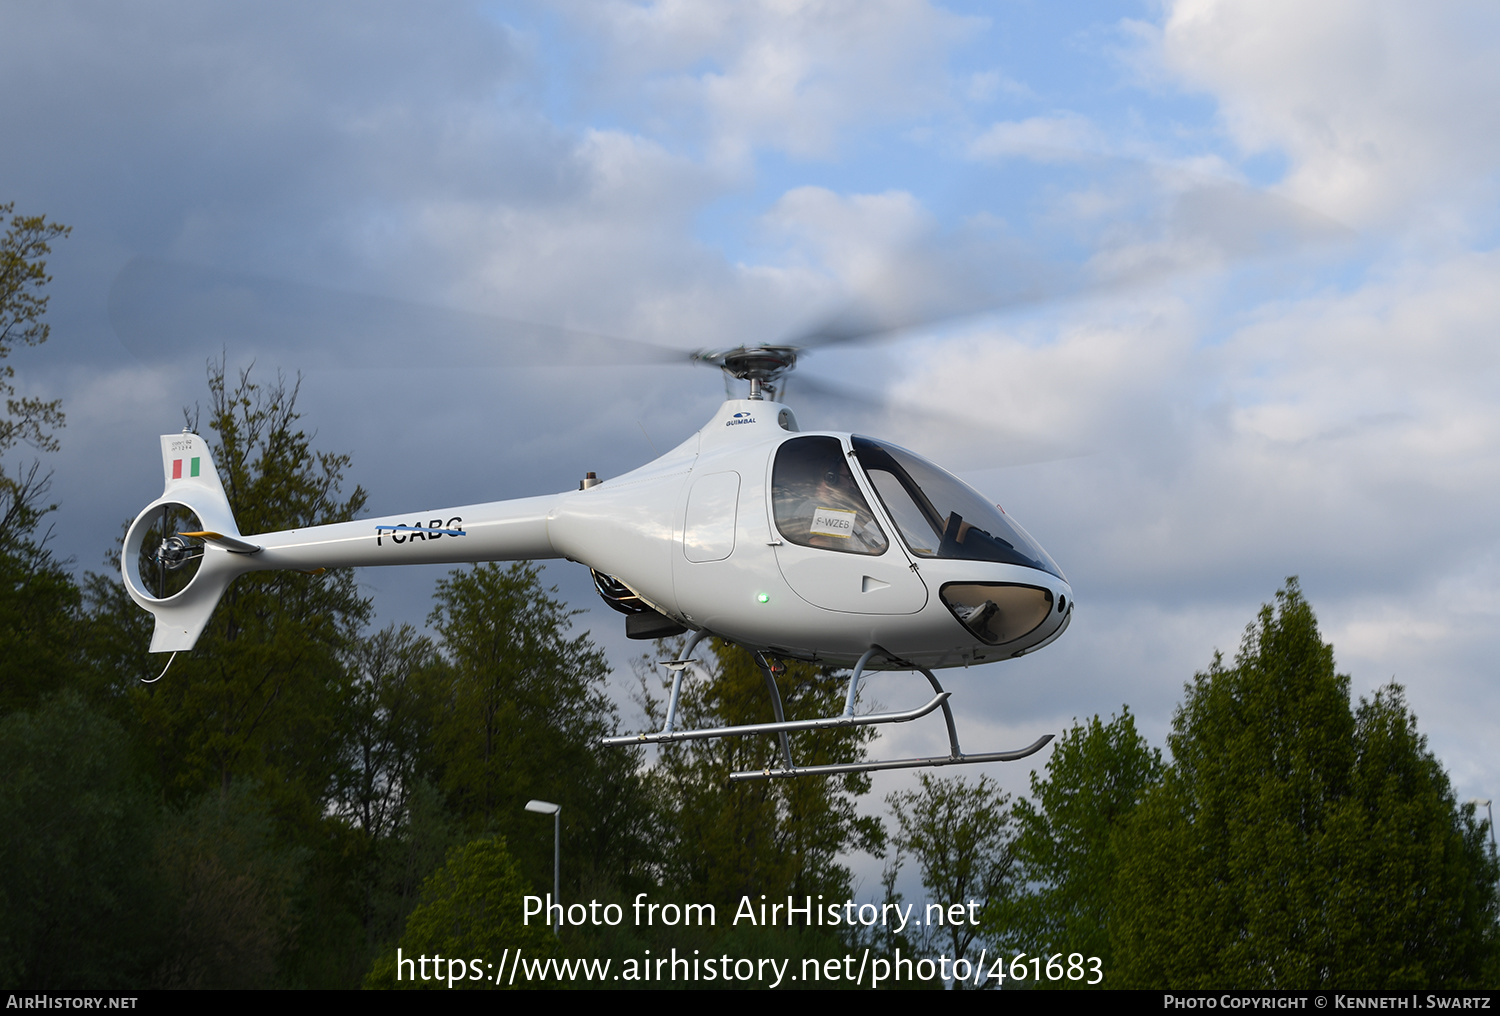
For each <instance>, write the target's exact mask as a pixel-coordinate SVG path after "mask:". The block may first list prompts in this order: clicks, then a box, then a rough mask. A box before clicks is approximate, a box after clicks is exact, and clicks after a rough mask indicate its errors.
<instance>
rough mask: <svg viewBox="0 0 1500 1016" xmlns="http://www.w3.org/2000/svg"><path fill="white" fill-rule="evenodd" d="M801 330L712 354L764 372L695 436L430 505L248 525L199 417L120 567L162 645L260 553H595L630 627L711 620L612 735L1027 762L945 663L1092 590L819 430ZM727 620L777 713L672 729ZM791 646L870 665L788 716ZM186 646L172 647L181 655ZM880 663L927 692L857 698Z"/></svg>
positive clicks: (883, 451) (917, 459)
mask: <svg viewBox="0 0 1500 1016" xmlns="http://www.w3.org/2000/svg"><path fill="white" fill-rule="evenodd" d="M797 353H798V350H797V349H796V348H794V347H791V346H755V347H740V348H737V349H733V350H729V351H725V352H717V353H697V354H693V357H694V358H695V359H697V360H699V361H702V362H707V363H711V364H713V365H716V366H718V367H720V368H721V369H722V370H723V371H724V372H725V373H726V374H728V375H730V376H732V377H734V378H736V379H739V380H741V381H743V382H746V383H748V386H749V391H748V396H747V397H746V398H743V399H730V400H728V401H726V402H725V403H724V404H723V405H722V406H720V407H719V410H718V412H717V413H715V414H714V416H713V418H712V419H711V420H709V422H708V423H707V424H706V425H705V426H704V427H703V428H702V429H701V430H700V431H698V432H697V433H696V434H694V435H693V436H692V437H690V438H689V439H688V440H686V441H684V442H683V443H682V444H680V445H679V446H677V447H676V448H674V449H673V450H671V451H669V452H667V453H666V454H665V455H663V456H661V457H660V458H658V459H657V460H656V461H654V462H650V463H648V464H646V465H644V466H642V467H640V468H639V469H635V470H633V471H631V472H628V473H625V474H623V475H621V476H617V477H614V478H611V479H606V480H600V479H597V478H596V477H595V475H594V474H593V473H588V474H587V475H586V476H585V478H584V479H583V480H582V482H580V483H579V485H578V488H577V489H576V490H569V491H564V492H562V493H557V494H549V495H544V496H540V497H529V498H521V499H518V500H510V501H496V502H491V503H489V504H476V505H462V506H459V507H453V508H437V509H424V510H422V511H416V512H407V513H402V514H398V515H388V516H384V517H382V518H375V519H366V520H360V521H357V522H343V523H338V524H334V525H326V526H317V527H313V528H308V529H292V530H285V531H282V532H274V533H259V534H252V535H246V534H242V533H241V532H240V531H239V527H238V526H237V525H236V523H235V520H234V515H233V512H232V511H231V509H230V506H229V501H228V498H227V497H226V496H225V494H224V488H223V485H222V484H221V482H220V479H219V475H218V472H217V470H216V469H215V468H214V465H213V462H212V460H211V458H210V454H209V449H208V446H207V444H206V443H205V442H204V440H203V438H201V437H199V436H198V435H197V434H193V433H190V432H186V431H185V432H183V433H181V434H168V435H163V437H162V439H161V453H162V467H163V471H164V473H165V477H166V488H165V490H164V491H163V492H162V496H161V497H160V498H158V499H157V500H156V501H154V502H152V503H151V504H150V505H148V506H146V508H145V509H144V510H143V511H142V512H141V513H140V514H139V515H138V516H137V517H136V519H135V521H134V522H133V523H132V524H131V526H130V528H129V530H128V532H127V534H126V537H125V546H124V553H123V555H122V571H123V572H124V579H125V586H126V589H127V590H128V591H129V593H130V596H131V597H132V598H133V599H134V600H135V602H136V603H138V604H139V605H140V606H141V607H143V608H144V609H146V610H148V611H150V612H151V614H152V615H153V616H154V617H155V619H156V627H155V633H154V635H153V637H152V640H151V651H152V652H174V653H175V652H180V651H184V650H190V649H192V648H193V645H194V644H195V643H196V642H197V640H198V637H199V635H200V634H201V633H202V631H203V629H204V627H205V626H206V625H207V623H208V620H209V617H210V615H211V614H212V613H213V610H214V607H215V605H216V604H217V603H218V601H219V598H220V597H221V596H222V595H223V593H224V591H225V589H227V588H228V586H229V583H230V582H232V581H233V580H234V579H235V577H236V576H238V575H241V574H244V573H246V572H253V571H266V570H271V569H294V570H299V571H314V570H317V569H323V568H349V567H364V566H371V565H393V564H455V563H462V562H478V561H515V560H522V559H528V560H541V559H547V558H566V559H568V560H571V561H577V562H580V563H582V564H585V565H587V566H588V567H589V568H590V569H592V570H593V574H594V579H595V585H596V587H597V588H598V591H599V593H600V595H601V596H602V597H603V598H604V600H605V601H606V602H607V603H609V604H610V606H612V607H614V608H615V609H617V610H619V611H621V612H622V613H624V614H625V615H626V617H625V625H626V631H627V634H628V635H629V636H630V637H632V638H643V639H644V638H661V637H667V636H672V635H677V634H682V633H685V632H692V635H691V636H690V638H689V639H688V644H687V648H686V651H685V652H684V653H683V654H682V656H683V658H682V659H679V660H672V661H668V662H666V664H665V666H667V667H668V668H669V670H670V671H671V672H672V674H673V684H672V691H671V697H670V700H669V703H668V708H667V715H666V722H665V724H664V725H663V727H662V729H661V730H659V731H654V732H650V733H644V734H638V735H631V736H625V737H614V738H608V739H606V742H605V743H607V744H643V743H662V742H672V741H681V740H686V739H691V738H712V737H725V736H736V735H745V734H777V735H779V737H780V743H781V749H782V750H781V759H780V763H781V764H780V765H778V766H775V767H771V768H766V769H762V770H755V771H748V772H737V773H733V774H731V779H734V780H744V779H757V778H772V777H787V776H798V775H809V774H831V773H847V772H859V771H871V770H878V769H895V768H912V767H923V766H941V765H953V764H958V763H970V762H1001V761H1013V760H1016V759H1020V758H1025V757H1026V756H1028V755H1030V754H1033V753H1034V752H1036V751H1039V750H1040V749H1041V748H1042V747H1044V746H1045V745H1046V744H1047V743H1048V742H1049V741H1050V740H1051V739H1052V735H1051V734H1048V735H1045V736H1043V737H1041V738H1039V739H1038V740H1037V741H1036V742H1034V743H1033V744H1031V745H1029V746H1027V747H1025V748H1022V749H1020V750H1017V751H1007V752H989V753H983V754H972V753H970V754H965V753H964V752H963V751H962V750H961V749H960V747H959V743H958V737H957V733H956V728H955V725H954V721H953V712H952V709H951V707H950V705H949V702H948V699H949V697H950V695H951V692H947V691H944V690H943V688H942V686H941V685H940V684H939V683H938V680H937V678H936V677H935V676H934V675H933V670H935V669H940V668H944V667H957V666H967V665H970V664H976V663H988V662H991V661H995V660H1004V659H1013V658H1015V657H1018V656H1021V655H1023V654H1025V653H1029V652H1032V651H1034V650H1036V649H1039V648H1041V647H1042V646H1044V645H1046V644H1048V643H1049V642H1051V641H1053V640H1054V639H1056V638H1057V637H1058V636H1060V635H1061V634H1062V633H1063V631H1064V630H1065V629H1066V628H1067V627H1068V623H1069V621H1070V620H1071V619H1072V616H1073V606H1074V604H1073V591H1072V589H1071V587H1070V586H1069V585H1068V582H1067V580H1066V579H1065V578H1064V577H1063V574H1062V571H1061V570H1060V569H1059V568H1058V567H1057V565H1056V564H1055V563H1054V562H1053V561H1052V559H1051V558H1050V557H1049V556H1048V555H1047V552H1046V551H1044V550H1043V549H1042V548H1041V547H1040V546H1039V545H1038V544H1037V543H1036V541H1035V540H1033V539H1032V538H1031V537H1030V536H1029V535H1027V533H1026V532H1025V530H1024V529H1022V528H1021V526H1020V525H1019V524H1018V523H1016V522H1015V520H1013V519H1012V518H1011V517H1010V516H1008V515H1006V514H1005V512H1004V511H1003V510H1001V509H1000V508H999V507H998V506H996V505H995V504H993V503H992V502H990V501H988V500H987V499H986V498H984V497H983V496H981V495H980V494H979V493H978V492H976V491H975V490H974V489H973V488H972V487H970V486H968V485H967V484H965V483H964V482H962V481H961V480H959V479H958V478H957V477H955V476H953V475H952V474H951V473H949V472H947V471H946V470H944V469H942V468H940V467H938V466H937V465H935V464H933V463H932V462H929V461H928V460H926V459H924V458H923V457H921V456H920V455H917V454H916V453H914V452H911V451H908V450H906V449H904V448H900V447H897V446H896V445H892V444H888V443H886V442H883V441H876V440H873V439H871V438H867V437H861V436H858V435H854V434H849V433H834V432H814V433H803V432H801V431H800V430H799V428H798V426H797V419H796V416H795V414H794V413H793V411H792V409H791V407H789V406H787V405H784V404H782V403H780V402H778V401H776V400H775V392H776V386H777V385H778V384H779V383H780V379H781V378H782V377H783V376H784V375H785V374H786V373H787V372H788V371H789V370H790V369H791V368H792V367H793V366H794V365H795V363H796V360H797ZM710 635H714V636H718V637H720V638H722V639H725V640H727V641H730V642H734V643H737V644H739V645H741V646H744V647H746V648H748V649H750V650H752V651H753V652H754V653H755V654H756V661H757V663H758V664H759V665H760V667H761V669H762V671H763V672H764V674H765V676H766V680H767V685H768V688H769V691H770V695H771V700H772V706H773V713H774V715H775V717H776V719H775V721H774V722H770V723H763V724H748V725H740V726H734V727H722V728H712V729H697V730H678V729H676V726H675V721H676V715H677V706H678V701H679V695H680V692H681V686H682V680H683V677H684V674H685V672H686V670H687V668H688V666H689V665H690V664H691V663H693V662H695V661H693V660H692V659H691V656H692V653H693V650H694V649H695V648H696V647H697V645H698V643H699V642H700V641H701V640H702V639H704V638H706V637H708V636H710ZM779 659H796V660H807V661H812V662H817V663H824V664H831V665H840V666H849V665H852V666H853V670H852V673H851V676H850V680H849V688H848V694H847V697H846V704H845V708H844V711H843V713H842V714H841V715H838V716H830V717H824V718H820V719H814V720H797V721H787V720H786V719H785V718H784V715H783V711H782V707H781V701H780V695H779V692H778V690H777V686H776V682H775V675H776V674H777V673H778V672H779V671H780V669H781V666H780V665H778V663H777V662H775V661H777V660H779ZM169 662H170V661H169ZM869 669H893V670H896V669H899V670H916V671H918V672H920V673H922V674H923V675H924V676H925V677H926V679H927V680H928V682H930V684H931V686H932V691H933V695H932V698H931V699H929V700H928V701H927V702H926V703H925V704H923V705H922V706H920V707H918V708H916V709H912V710H909V711H905V712H885V713H875V714H857V713H856V712H855V708H854V706H855V699H856V696H857V694H858V691H859V686H860V679H861V676H862V675H863V674H864V672H865V671H867V670H869ZM939 709H940V710H941V711H942V713H943V715H944V718H945V720H946V721H947V727H948V735H949V742H950V752H949V754H948V755H943V756H935V757H928V758H907V759H889V760H882V761H864V762H857V763H849V764H834V765H820V766H800V767H799V766H798V765H796V764H795V761H794V759H793V757H792V754H791V751H790V746H789V741H788V739H787V737H786V735H787V733H789V732H792V731H799V730H810V729H824V728H833V727H849V726H866V725H872V724H886V723H900V722H906V721H910V720H914V719H917V718H919V717H922V716H926V715H928V714H930V713H932V712H934V711H936V710H939Z"/></svg>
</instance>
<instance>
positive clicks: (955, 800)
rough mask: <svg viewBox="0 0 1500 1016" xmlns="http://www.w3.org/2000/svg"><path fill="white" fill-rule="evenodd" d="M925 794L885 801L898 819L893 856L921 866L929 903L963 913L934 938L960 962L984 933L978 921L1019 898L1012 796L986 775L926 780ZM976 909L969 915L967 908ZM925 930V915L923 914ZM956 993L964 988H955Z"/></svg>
mask: <svg viewBox="0 0 1500 1016" xmlns="http://www.w3.org/2000/svg"><path fill="white" fill-rule="evenodd" d="M921 783H922V787H921V790H902V791H897V792H896V793H893V794H891V795H890V796H889V797H887V798H886V802H887V803H888V804H889V805H890V807H891V814H892V815H893V816H894V817H895V819H896V833H895V835H894V836H893V837H892V839H893V840H894V841H895V844H896V849H897V850H899V851H901V852H902V853H905V854H908V855H910V856H912V857H915V858H916V859H917V864H918V865H919V866H920V867H921V869H922V884H923V885H924V886H926V887H927V890H928V892H929V893H931V896H930V901H931V902H933V903H938V904H940V905H941V906H943V907H944V908H945V912H946V908H947V907H949V906H952V905H955V904H958V905H962V906H965V907H966V917H965V919H964V920H962V921H949V920H947V919H946V914H945V923H944V924H943V925H942V926H941V928H940V930H938V931H936V932H935V934H936V935H937V936H938V937H939V938H940V939H946V942H944V944H943V948H944V950H945V951H946V952H947V954H948V955H949V956H951V957H952V958H953V960H954V962H955V963H956V962H957V961H958V960H961V959H965V958H967V956H968V954H969V950H970V947H971V946H972V945H973V943H974V942H975V940H976V939H978V937H979V935H980V934H981V927H980V922H978V921H976V920H975V918H976V917H977V916H978V915H979V914H982V913H984V912H986V911H987V910H989V909H990V908H992V907H995V906H998V905H999V904H1000V903H1001V902H1002V901H1003V900H1005V899H1006V898H1007V897H1009V896H1010V895H1011V894H1013V893H1014V892H1015V889H1016V880H1015V840H1014V833H1013V832H1012V831H1011V809H1010V795H1009V794H1007V793H1005V792H1003V791H1002V790H1000V788H999V787H998V786H996V785H995V783H994V781H993V780H991V779H990V778H989V777H988V776H981V777H979V782H978V783H974V784H971V783H969V782H968V781H967V780H965V779H964V778H963V777H961V776H958V777H954V778H952V779H943V778H941V777H938V776H933V775H931V774H930V773H923V774H922V776H921ZM971 903H972V904H974V906H973V907H972V908H970V907H969V906H968V905H969V904H971ZM923 918H924V923H928V925H929V930H930V928H931V924H930V922H926V920H925V918H926V915H925V914H924V915H923ZM954 987H956V988H961V987H963V982H962V981H957V980H956V981H955V982H954Z"/></svg>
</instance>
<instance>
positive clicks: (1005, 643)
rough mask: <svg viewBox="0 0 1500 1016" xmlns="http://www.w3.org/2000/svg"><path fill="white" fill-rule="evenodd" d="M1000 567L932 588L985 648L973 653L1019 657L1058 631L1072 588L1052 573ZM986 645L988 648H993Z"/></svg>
mask: <svg viewBox="0 0 1500 1016" xmlns="http://www.w3.org/2000/svg"><path fill="white" fill-rule="evenodd" d="M1028 570H1030V571H1032V572H1033V574H1030V575H1026V574H1018V572H1021V571H1022V570H1021V569H1016V568H1012V567H1005V568H1004V571H1003V575H996V577H995V578H994V579H992V578H991V577H990V576H985V577H984V578H980V577H979V576H974V577H972V578H969V577H965V578H956V579H955V580H954V581H949V582H944V583H942V585H941V586H939V588H938V598H939V599H940V600H941V601H942V603H943V605H944V606H945V607H947V608H948V611H949V613H951V614H952V615H953V617H954V618H955V619H956V620H957V621H958V623H959V624H961V625H963V627H964V628H965V629H967V631H968V632H969V634H970V635H972V636H973V637H974V638H975V639H977V640H978V641H979V642H981V643H983V644H984V646H985V647H986V648H985V649H983V650H981V651H980V653H979V654H978V655H977V656H976V658H978V659H982V658H985V657H988V658H990V659H995V658H997V657H998V658H1005V657H1015V656H1021V655H1024V654H1025V653H1029V652H1031V651H1032V650H1034V649H1038V648H1040V647H1041V646H1044V645H1046V644H1047V643H1049V642H1051V641H1052V640H1053V639H1055V638H1057V637H1058V636H1059V635H1061V634H1062V632H1063V629H1064V628H1066V627H1067V625H1068V622H1069V620H1070V619H1071V617H1072V612H1073V591H1072V589H1071V587H1069V585H1068V583H1067V582H1066V581H1065V580H1063V579H1061V578H1059V577H1058V576H1056V575H1051V574H1048V573H1045V572H1042V571H1040V569H1034V570H1031V569H1028ZM990 647H993V651H992V650H991V648H990Z"/></svg>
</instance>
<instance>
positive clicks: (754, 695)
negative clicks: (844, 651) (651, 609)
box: [642, 640, 885, 913]
mask: <svg viewBox="0 0 1500 1016" xmlns="http://www.w3.org/2000/svg"><path fill="white" fill-rule="evenodd" d="M713 647H714V648H713V652H714V665H711V666H710V667H709V668H708V669H709V670H710V671H711V672H713V676H712V677H711V678H710V679H709V680H708V681H700V680H696V679H694V678H691V677H689V678H688V679H686V680H685V681H684V683H683V691H682V699H681V703H680V705H679V707H678V719H677V722H676V726H677V728H678V729H681V730H685V729H688V728H690V727H721V726H729V725H737V724H744V723H765V722H769V721H770V720H772V719H773V718H774V717H773V715H772V711H771V700H770V695H769V693H768V691H767V688H766V683H765V678H764V676H763V675H762V673H761V671H760V669H759V668H758V667H757V666H756V664H755V660H754V658H753V657H752V656H751V654H750V653H749V652H747V651H746V650H744V649H741V648H740V647H738V646H732V645H728V644H725V643H722V642H718V641H717V640H716V641H715V642H714V643H713ZM778 683H779V686H780V689H781V696H782V703H783V709H784V712H785V716H786V718H787V719H788V720H800V719H811V718H814V717H819V716H832V715H837V714H838V713H839V712H841V711H842V710H843V707H844V698H843V696H844V693H845V689H846V685H845V683H844V680H843V679H841V678H840V676H839V675H838V674H837V673H835V672H832V671H828V670H822V669H819V668H817V667H814V666H812V665H810V664H803V663H796V662H790V663H788V664H787V667H786V670H785V671H784V672H783V673H782V675H781V676H780V677H779V678H778ZM642 684H643V691H644V693H645V704H646V707H647V713H648V717H649V719H650V721H651V722H652V723H653V724H657V725H659V724H660V723H661V722H662V720H663V718H664V711H663V710H664V706H663V704H662V703H661V702H660V701H659V700H657V699H655V698H654V696H652V694H651V692H650V688H649V684H648V683H647V679H646V677H645V675H644V674H643V675H642ZM873 736H874V735H873V732H872V731H871V729H870V728H868V727H863V728H853V729H843V730H828V731H816V732H811V731H810V732H804V733H800V734H796V735H793V736H792V737H791V739H790V740H791V747H792V755H793V758H794V760H795V761H796V763H797V764H798V765H822V764H828V763H832V762H852V761H858V760H859V759H862V758H864V757H865V746H866V745H867V744H868V743H869V741H870V740H871V739H872V738H873ZM780 753H781V747H780V744H779V741H778V740H777V739H776V738H774V737H770V736H760V737H729V738H722V739H719V740H716V741H709V740H699V741H686V742H680V743H678V744H674V745H667V746H664V747H663V748H662V750H661V754H660V756H659V758H658V760H657V765H656V766H655V768H654V769H653V770H652V774H651V780H652V784H653V786H654V787H655V790H656V792H657V795H658V801H659V802H660V804H659V806H660V808H661V812H662V814H663V816H664V818H665V828H664V829H663V830H662V837H663V839H662V843H663V846H662V855H663V861H664V864H663V869H662V873H661V877H662V881H663V882H664V883H665V884H667V885H670V886H673V887H674V888H675V889H678V890H679V891H680V892H681V893H682V894H683V897H684V898H685V899H689V900H692V901H693V902H704V903H713V904H715V905H716V906H718V907H720V908H721V909H722V908H726V907H727V908H728V910H729V912H730V913H733V912H734V907H735V906H736V905H737V904H738V903H739V900H740V897H741V896H751V897H752V898H758V897H759V894H761V893H765V894H766V895H767V896H768V897H772V898H775V897H782V896H785V895H787V894H788V893H791V894H793V895H796V896H799V897H800V896H804V895H809V894H810V895H812V896H813V897H814V898H816V897H817V894H818V893H823V894H824V895H825V896H826V897H827V898H829V899H839V898H844V897H846V896H848V894H849V892H850V883H849V878H850V876H849V870H848V869H847V868H845V867H844V866H843V865H842V864H840V863H839V861H838V858H839V856H840V855H841V854H843V853H846V852H848V851H852V850H864V851H868V852H871V853H875V854H877V855H878V854H879V853H880V852H881V851H882V849H883V847H884V842H885V836H884V829H883V828H882V827H881V825H880V822H879V820H878V819H876V818H874V817H872V816H862V815H859V814H858V813H857V812H856V811H855V802H856V800H857V799H858V797H859V796H860V795H862V794H866V793H868V792H869V790H870V780H869V777H868V776H866V775H863V774H852V775H846V776H833V777H828V778H813V777H804V778H799V779H794V780H754V781H748V782H744V783H730V782H729V781H728V779H727V776H728V775H729V773H730V772H733V771H736V770H752V769H761V768H767V767H770V766H776V765H781V764H783V762H782V760H781V754H780Z"/></svg>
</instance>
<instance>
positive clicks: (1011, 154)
mask: <svg viewBox="0 0 1500 1016" xmlns="http://www.w3.org/2000/svg"><path fill="white" fill-rule="evenodd" d="M1104 148H1105V140H1104V136H1103V134H1102V133H1101V132H1100V131H1099V130H1098V128H1096V127H1095V126H1094V124H1093V123H1092V122H1091V121H1090V120H1089V119H1088V117H1085V116H1081V115H1079V114H1078V113H1071V112H1066V111H1065V112H1061V113H1053V114H1051V115H1048V116H1033V117H1028V118H1027V119H1025V120H1007V121H1002V122H1000V123H995V124H991V125H990V126H989V127H988V128H987V129H986V130H985V131H984V132H983V133H982V134H980V135H979V137H977V138H975V139H974V141H973V142H972V143H971V144H970V146H969V154H970V155H971V156H972V157H973V158H976V159H1006V158H1022V159H1032V160H1035V161H1037V162H1074V161H1077V160H1079V159H1083V158H1087V157H1089V156H1090V155H1093V154H1098V153H1100V152H1102V150H1103V149H1104Z"/></svg>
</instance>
